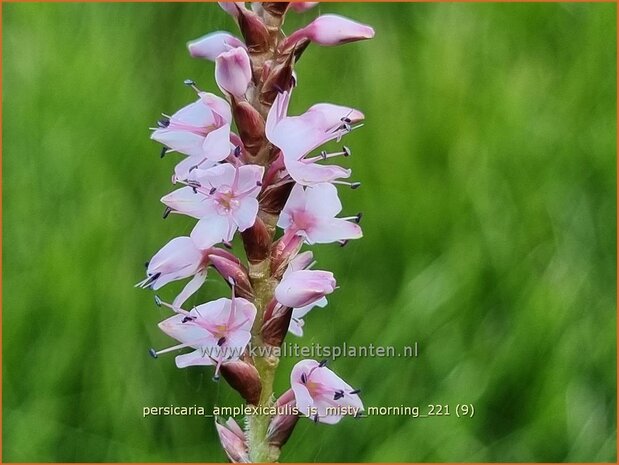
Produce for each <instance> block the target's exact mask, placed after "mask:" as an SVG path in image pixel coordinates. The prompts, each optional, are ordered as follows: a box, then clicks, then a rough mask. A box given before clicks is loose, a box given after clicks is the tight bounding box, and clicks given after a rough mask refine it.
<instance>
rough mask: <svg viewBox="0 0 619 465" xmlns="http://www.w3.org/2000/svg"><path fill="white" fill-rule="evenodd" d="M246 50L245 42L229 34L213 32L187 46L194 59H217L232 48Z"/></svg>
mask: <svg viewBox="0 0 619 465" xmlns="http://www.w3.org/2000/svg"><path fill="white" fill-rule="evenodd" d="M236 47H241V48H245V44H244V43H243V41H242V40H241V39H239V38H237V37H234V36H233V35H232V34H230V33H228V32H222V31H218V32H211V33H210V34H207V35H205V36H202V37H200V38H199V39H196V40H192V41H191V42H189V43H188V44H187V49H188V50H189V54H190V55H191V56H192V57H194V58H206V59H207V60H211V61H215V59H216V58H217V57H218V56H219V55H221V54H222V53H224V52H227V51H229V50H230V49H232V48H236Z"/></svg>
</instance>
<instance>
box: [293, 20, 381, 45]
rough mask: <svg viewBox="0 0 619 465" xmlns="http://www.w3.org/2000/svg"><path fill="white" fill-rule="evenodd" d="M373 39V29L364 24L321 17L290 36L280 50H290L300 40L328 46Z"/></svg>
mask: <svg viewBox="0 0 619 465" xmlns="http://www.w3.org/2000/svg"><path fill="white" fill-rule="evenodd" d="M373 37H374V29H372V28H371V27H370V26H368V25H366V24H361V23H358V22H357V21H353V20H352V19H348V18H345V17H343V16H339V15H322V16H319V17H318V18H316V19H315V20H314V21H312V22H311V23H310V24H308V25H307V26H305V27H304V28H302V29H299V30H298V31H295V32H293V33H292V34H290V36H288V37H287V38H286V40H285V41H284V43H283V44H282V49H287V48H290V47H291V46H292V45H293V44H296V43H297V42H299V41H302V40H311V41H312V42H314V43H316V44H319V45H327V46H329V45H341V44H347V43H349V42H355V41H357V40H364V39H371V38H373Z"/></svg>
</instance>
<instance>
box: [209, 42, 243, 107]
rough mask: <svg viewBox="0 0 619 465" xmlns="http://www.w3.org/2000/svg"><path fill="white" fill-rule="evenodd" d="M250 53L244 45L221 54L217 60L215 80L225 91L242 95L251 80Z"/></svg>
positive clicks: (237, 95) (238, 95)
mask: <svg viewBox="0 0 619 465" xmlns="http://www.w3.org/2000/svg"><path fill="white" fill-rule="evenodd" d="M251 78H252V71H251V63H250V61H249V55H248V54H247V52H246V51H245V49H244V48H242V47H237V48H234V49H232V50H229V51H227V52H224V53H222V54H220V55H219V56H218V57H217V59H216V60H215V80H216V81H217V85H218V86H219V87H220V89H222V90H223V91H226V92H228V93H229V94H232V95H234V96H235V97H242V96H243V95H245V92H246V91H247V87H248V86H249V83H250V82H251Z"/></svg>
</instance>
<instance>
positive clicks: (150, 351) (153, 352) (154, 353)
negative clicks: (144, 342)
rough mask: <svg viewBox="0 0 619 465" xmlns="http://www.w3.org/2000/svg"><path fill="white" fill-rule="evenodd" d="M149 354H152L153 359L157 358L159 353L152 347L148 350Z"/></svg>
mask: <svg viewBox="0 0 619 465" xmlns="http://www.w3.org/2000/svg"><path fill="white" fill-rule="evenodd" d="M148 353H149V354H150V356H151V357H153V358H157V351H156V350H155V349H153V348H152V347H151V348H150V349H148Z"/></svg>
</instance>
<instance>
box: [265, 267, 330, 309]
mask: <svg viewBox="0 0 619 465" xmlns="http://www.w3.org/2000/svg"><path fill="white" fill-rule="evenodd" d="M335 286H336V282H335V279H334V277H333V273H330V272H328V271H318V270H300V271H294V272H292V273H289V274H287V276H286V277H284V279H282V281H281V282H280V283H279V284H278V285H277V287H276V288H275V298H276V299H277V301H278V302H279V303H280V304H282V305H285V306H286V307H292V308H296V307H303V306H305V305H310V304H312V303H314V302H316V301H318V300H319V299H321V298H323V297H324V296H325V295H327V294H330V293H332V292H333V291H334V290H335Z"/></svg>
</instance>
